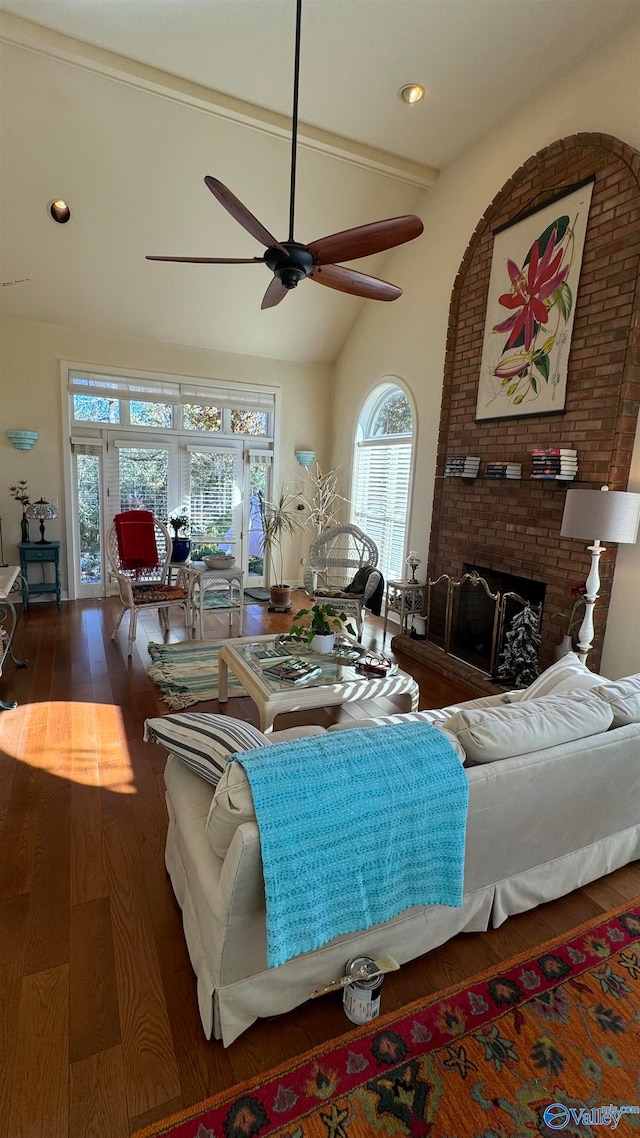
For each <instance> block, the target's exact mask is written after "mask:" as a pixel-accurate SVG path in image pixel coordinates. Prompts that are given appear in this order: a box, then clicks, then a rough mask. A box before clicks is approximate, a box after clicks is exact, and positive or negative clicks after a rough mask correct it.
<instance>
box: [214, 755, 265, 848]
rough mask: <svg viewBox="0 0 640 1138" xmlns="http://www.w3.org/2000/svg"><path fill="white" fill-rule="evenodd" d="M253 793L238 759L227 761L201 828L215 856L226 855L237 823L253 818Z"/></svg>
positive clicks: (253, 820)
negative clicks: (203, 829) (203, 825)
mask: <svg viewBox="0 0 640 1138" xmlns="http://www.w3.org/2000/svg"><path fill="white" fill-rule="evenodd" d="M255 819H256V812H255V810H254V807H253V795H252V794H251V786H250V784H249V779H248V778H247V775H246V772H245V769H244V767H243V766H241V765H240V763H229V764H228V765H227V768H226V770H225V772H224V774H223V776H222V778H221V779H220V782H219V783H218V785H217V786H216V789H215V794H214V796H213V798H212V799H211V806H210V807H209V814H208V817H207V822H206V825H205V832H206V835H207V838H208V839H209V845H210V846H211V849H212V850H213V852H214V853H215V854H217V855H218V857H226V856H227V850H228V849H229V846H230V845H231V840H232V838H233V835H234V834H235V832H236V830H237V829H238V826H241V825H242V823H243V822H255Z"/></svg>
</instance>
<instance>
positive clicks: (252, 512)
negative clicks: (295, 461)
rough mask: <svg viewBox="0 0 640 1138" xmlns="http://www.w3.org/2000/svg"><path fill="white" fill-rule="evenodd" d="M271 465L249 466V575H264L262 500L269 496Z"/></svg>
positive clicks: (258, 464)
mask: <svg viewBox="0 0 640 1138" xmlns="http://www.w3.org/2000/svg"><path fill="white" fill-rule="evenodd" d="M270 469H271V467H270V466H267V465H264V464H262V463H251V465H250V466H249V554H248V559H249V564H248V570H249V576H250V577H263V576H264V555H263V549H262V510H261V509H260V502H261V501H265V500H267V499H268V498H269V471H270Z"/></svg>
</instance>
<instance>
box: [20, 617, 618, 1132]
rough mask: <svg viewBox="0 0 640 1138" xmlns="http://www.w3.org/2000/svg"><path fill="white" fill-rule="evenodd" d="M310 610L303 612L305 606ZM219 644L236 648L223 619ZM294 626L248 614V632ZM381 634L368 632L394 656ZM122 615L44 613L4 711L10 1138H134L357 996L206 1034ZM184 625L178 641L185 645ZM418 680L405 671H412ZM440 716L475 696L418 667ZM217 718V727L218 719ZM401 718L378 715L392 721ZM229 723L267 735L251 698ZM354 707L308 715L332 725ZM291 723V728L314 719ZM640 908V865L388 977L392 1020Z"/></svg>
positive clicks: (27, 641)
mask: <svg viewBox="0 0 640 1138" xmlns="http://www.w3.org/2000/svg"><path fill="white" fill-rule="evenodd" d="M294 604H295V600H294ZM207 619H208V621H209V624H208V628H207V636H208V637H212V638H213V637H214V636H216V635H218V636H222V637H224V636H226V635H228V622H227V619H226V617H225V616H224V615H220V614H216V615H211V616H209V617H208V618H207ZM288 623H289V621H288V618H287V617H285V616H281V615H270V614H268V612H267V610H266V606H260V605H251V606H249V607H248V608H247V619H246V627H245V633H246V634H247V635H252V634H254V633H255V634H257V633H260V632H269V631H280V630H282V629H285V628H286V627H287V626H288ZM381 626H382V622H381V621H380V620H376V619H375V618H369V619H368V620H367V635H366V636H365V640H367V639H368V640H369V642H370V644H371V645H372V646H373V645H374V644H376V643H377V644H379V643H380V639H381ZM112 627H113V607H112V603H111V602H108V603H107V602H101V601H95V602H89V601H87V602H74V603H70V604H64V605H63V607H62V610H61V611H60V612H58V611H57V609H56V608H55V606H54V605H51V604H35V605H33V606H32V608H31V610H30V612H29V613H28V615H27V616H26V618H25V619H24V620H21V622H20V625H19V631H18V634H17V636H16V641H15V651H16V655H18V656H24V657H26V658H28V660H29V661H30V664H29V667H28V668H26V669H24V670H17V669H14V667H13V665H12V664H7V666H6V668H5V674H4V675H3V676H2V678H1V679H0V697H1V698H3V699H5V700H9V699H13V698H16V699H18V700H19V706H18V707H17V708H16V710H14V711H0V748H1V749H2V750H1V752H0V1138H90V1136H91V1138H98V1136H99V1138H126V1136H128V1135H129V1134H130V1133H132V1132H133V1131H135V1130H136V1129H138V1128H140V1127H142V1126H144V1125H146V1124H147V1123H150V1122H152V1121H155V1120H156V1119H160V1118H164V1117H165V1116H166V1115H168V1114H170V1113H172V1112H174V1111H177V1110H180V1109H182V1108H183V1107H185V1106H189V1105H191V1104H193V1103H197V1102H199V1101H201V1100H202V1099H204V1098H206V1097H207V1096H209V1095H212V1094H215V1093H216V1092H217V1091H220V1090H222V1089H224V1088H225V1087H228V1086H232V1085H233V1084H235V1083H237V1082H239V1081H241V1080H244V1079H246V1078H248V1077H250V1076H252V1075H254V1074H256V1073H259V1072H260V1071H263V1070H265V1069H267V1068H269V1067H271V1066H273V1065H274V1064H276V1063H279V1062H282V1061H283V1060H285V1059H287V1058H289V1057H290V1056H293V1055H296V1054H299V1053H300V1052H302V1051H304V1050H306V1049H308V1048H309V1047H311V1046H314V1045H315V1044H317V1043H322V1042H323V1041H325V1040H329V1039H332V1038H334V1037H335V1036H337V1035H339V1034H342V1033H343V1032H344V1031H345V1030H347V1029H348V1027H349V1023H348V1021H347V1020H346V1019H345V1018H344V1015H343V1013H342V1007H341V1003H340V998H339V996H337V995H335V994H334V995H331V996H328V997H325V998H324V999H322V1000H318V1001H316V1002H315V1003H313V1004H306V1005H305V1006H304V1007H302V1008H299V1009H298V1010H297V1011H295V1012H292V1013H291V1014H290V1015H286V1016H282V1017H278V1018H277V1019H273V1020H265V1021H260V1022H259V1023H257V1024H255V1025H254V1026H253V1027H252V1028H251V1029H250V1030H249V1031H247V1032H246V1033H245V1034H244V1035H243V1036H241V1038H240V1039H239V1040H238V1041H237V1042H236V1043H234V1044H233V1045H232V1047H230V1048H228V1049H226V1050H225V1049H224V1048H223V1047H222V1046H221V1044H220V1043H218V1042H215V1041H213V1042H207V1041H206V1040H205V1038H204V1036H203V1034H202V1029H201V1026H200V1018H199V1015H198V1008H197V1001H196V987H195V979H194V975H193V972H192V970H191V967H190V964H189V960H188V957H187V953H186V949H185V945H184V941H183V937H182V928H181V921H180V912H179V909H178V906H177V904H176V902H175V900H174V897H173V893H172V890H171V886H170V884H169V880H168V877H167V875H166V872H165V869H164V860H163V848H164V838H165V829H166V815H165V807H164V797H163V780H162V769H163V765H164V752H163V750H162V749H161V748H160V747H157V746H155V745H150V744H145V743H143V742H142V727H143V722H144V719H145V718H146V717H147V716H150V715H156V714H160V713H163V712H165V711H166V710H167V709H166V707H165V705H164V704H163V703H162V702H161V701H160V700H159V693H158V690H157V688H155V687H154V686H153V685H152V684H151V683H150V682H149V680H148V679H147V674H146V672H147V668H148V666H149V657H148V652H147V644H148V641H149V640H161V639H162V637H161V634H160V631H159V628H158V625H157V624H156V623H155V619H154V618H153V617H150V618H149V620H148V621H147V623H146V624H145V625H143V627H141V628H140V630H139V633H138V640H137V643H136V647H135V651H134V656H133V658H132V659H131V661H129V662H128V661H127V659H126V656H125V654H124V653H125V652H126V620H125V628H124V630H121V632H120V633H119V639H118V641H116V642H115V643H112V642H111V640H110V639H109V637H110V632H111V628H112ZM183 638H184V630H183V629H180V628H176V629H174V630H173V631H172V633H171V639H175V640H178V639H183ZM401 663H402V661H401ZM405 666H406V669H407V671H411V673H412V674H413V675H414V676H415V678H416V679H417V680H418V682H419V684H420V689H421V702H420V706H421V707H437V706H444V705H445V704H446V703H449V702H451V701H452V700H455V699H459V698H464V697H465V696H466V694H467V693H466V692H465V690H464V689H463V688H461V687H459V686H455V685H453V684H450V683H449V682H448V681H443V680H442V679H440V678H439V677H438V676H436V675H435V674H433V673H430V672H428V671H427V670H426V669H424V668H421V667H419V665H417V664H416V663H415V662H411V661H407V662H406V665H405ZM216 709H217V704H216V703H215V702H213V703H209V704H200V705H199V710H216ZM393 709H397V708H394V705H393V702H392V701H389V700H381V701H380V702H379V703H377V704H375V703H372V702H370V703H369V704H367V708H366V710H367V711H368V712H369V713H371V712H374V713H376V712H377V713H381V712H387V711H389V710H393ZM228 710H229V712H230V713H232V714H233V713H236V714H239V715H240V716H242V717H243V718H250V719H252V721H253V722H254V723H257V716H256V713H255V708H254V706H253V704H252V702H251V701H250V700H249V699H248V698H246V697H245V698H242V699H236V700H231V701H230V703H229V705H228ZM346 714H347V712H346V710H345V709H340V708H332V709H328V710H326V711H322V710H321V711H317V712H307V713H306V721H309V722H311V721H315V722H322V723H329V722H330V721H332V720H335V719H338V718H340V716H341V715H346ZM304 720H305V717H304V716H302V715H301V714H300V715H288V716H282V717H280V718H279V719H278V721H277V726H290V725H292V724H293V723H294V722H301V721H304ZM639 894H640V866H639V865H638V863H636V864H635V865H633V866H629V867H627V868H625V869H623V870H620V871H618V872H617V873H614V874H611V875H610V876H609V877H607V878H605V879H604V880H602V881H599V882H597V883H595V884H594V885H591V886H589V887H588V888H585V889H581V890H579V891H578V892H575V893H572V894H571V895H570V896H569V897H567V898H564V899H562V900H560V901H557V902H554V903H552V904H549V905H544V906H541V907H540V908H538V909H536V910H535V911H534V912H532V913H527V914H523V915H522V916H520V917H514V918H511V919H510V920H509V921H507V922H506V923H505V924H504V925H503V926H502V928H500V929H497V930H495V931H492V932H488V933H483V934H475V935H466V936H464V935H463V936H459V937H457V938H455V940H453V941H451V942H450V943H449V944H446V945H444V946H443V947H442V948H440V949H438V950H436V951H434V952H432V953H430V954H429V955H428V956H426V957H424V958H423V959H421V960H418V961H414V962H412V963H411V964H408V965H405V966H404V967H403V968H402V969H401V971H400V972H398V973H396V974H394V975H393V976H390V977H388V978H387V980H386V982H385V986H384V989H383V1010H384V1011H390V1010H392V1009H394V1008H396V1007H400V1006H401V1005H402V1004H403V1003H406V1002H408V1001H409V1000H411V999H414V998H417V997H419V996H421V995H423V994H425V993H431V992H437V991H438V990H439V989H441V988H443V987H445V986H448V985H451V984H453V983H455V982H457V981H462V980H464V979H465V978H466V977H469V976H472V975H473V974H474V973H476V972H478V971H480V970H482V969H485V968H487V967H490V966H492V965H494V964H498V963H499V962H500V961H502V960H504V959H506V958H508V957H509V956H510V955H513V954H514V953H517V952H520V951H524V950H528V949H529V948H534V947H535V946H536V945H537V944H539V943H541V942H543V941H545V940H547V939H549V938H550V937H552V936H554V935H556V934H559V933H564V932H566V931H568V930H570V929H572V928H574V927H575V926H576V925H578V924H580V923H581V922H582V921H585V920H587V919H589V918H591V917H593V916H597V915H598V914H600V913H601V912H604V911H606V910H607V909H610V908H613V907H614V906H616V905H619V904H623V903H624V902H626V901H627V900H629V899H631V898H634V897H636V896H637V895H639Z"/></svg>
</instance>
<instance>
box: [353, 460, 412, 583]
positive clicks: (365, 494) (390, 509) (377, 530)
mask: <svg viewBox="0 0 640 1138" xmlns="http://www.w3.org/2000/svg"><path fill="white" fill-rule="evenodd" d="M410 479H411V443H408V442H384V443H378V442H362V443H359V444H358V445H357V446H356V453H355V469H354V484H353V492H352V520H353V521H354V522H355V523H356V525H358V526H360V529H362V530H364V532H365V533H366V534H368V535H369V536H370V537H372V538H373V540H374V541H375V543H376V545H377V546H378V551H379V561H378V567H379V568H380V569H381V570H382V573H383V574H384V577H385V578H386V579H387V580H401V579H402V578H403V576H404V568H405V565H404V552H405V551H404V546H405V534H406V527H407V511H408V506H409V491H410Z"/></svg>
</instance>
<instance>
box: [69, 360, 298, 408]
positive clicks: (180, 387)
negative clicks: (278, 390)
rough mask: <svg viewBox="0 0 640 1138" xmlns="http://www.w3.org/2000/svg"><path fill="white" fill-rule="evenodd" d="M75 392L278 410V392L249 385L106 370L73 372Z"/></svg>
mask: <svg viewBox="0 0 640 1138" xmlns="http://www.w3.org/2000/svg"><path fill="white" fill-rule="evenodd" d="M68 389H69V391H70V392H71V394H72V395H95V396H100V397H102V398H106V399H135V400H138V401H140V402H144V403H183V404H184V403H186V404H196V405H197V406H199V407H231V408H234V409H236V410H248V411H270V412H274V411H275V405H276V397H275V392H273V391H269V390H267V389H265V388H259V387H249V386H247V385H246V384H238V386H237V387H236V386H231V385H229V384H217V383H195V382H194V381H192V380H185V381H183V382H181V381H179V380H171V379H162V378H155V377H154V378H153V379H151V378H150V379H144V378H143V377H138V376H117V375H108V374H107V373H102V372H89V371H83V372H81V371H74V370H72V369H71V370H70V371H69V382H68Z"/></svg>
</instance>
